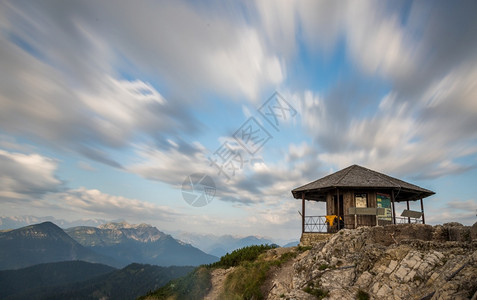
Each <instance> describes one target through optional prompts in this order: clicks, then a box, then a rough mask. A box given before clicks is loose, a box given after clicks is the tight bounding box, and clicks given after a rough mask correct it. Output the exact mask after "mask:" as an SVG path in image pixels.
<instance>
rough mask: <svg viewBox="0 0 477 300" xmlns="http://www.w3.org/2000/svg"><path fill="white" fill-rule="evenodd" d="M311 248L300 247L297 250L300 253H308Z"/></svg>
mask: <svg viewBox="0 0 477 300" xmlns="http://www.w3.org/2000/svg"><path fill="white" fill-rule="evenodd" d="M311 248H313V247H312V246H298V248H297V250H298V252H300V253H301V252H305V251H308V250H311Z"/></svg>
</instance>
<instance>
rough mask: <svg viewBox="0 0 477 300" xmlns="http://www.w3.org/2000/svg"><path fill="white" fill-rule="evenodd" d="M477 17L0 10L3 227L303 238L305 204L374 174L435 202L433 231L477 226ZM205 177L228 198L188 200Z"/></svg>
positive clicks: (282, 7)
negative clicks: (250, 136) (224, 162)
mask: <svg viewBox="0 0 477 300" xmlns="http://www.w3.org/2000/svg"><path fill="white" fill-rule="evenodd" d="M476 13H477V5H476V3H475V1H454V2H452V3H450V2H447V1H418V2H413V1H387V2H386V1H359V2H358V1H246V2H231V1H217V2H214V1H200V2H194V1H138V2H128V1H121V2H113V1H102V2H97V1H68V2H64V1H0V69H1V70H2V72H1V74H0V162H1V168H0V214H1V215H3V216H19V215H35V216H54V217H55V218H58V219H66V220H71V221H72V220H76V219H93V218H99V219H105V220H116V219H126V220H128V221H130V222H134V223H137V222H145V223H150V224H153V225H156V226H157V227H158V228H160V229H162V230H165V231H188V232H198V233H212V234H227V233H231V234H237V235H252V234H256V235H264V236H268V237H272V238H280V239H297V238H298V236H299V233H300V218H299V215H298V212H297V211H298V210H299V209H300V203H299V201H297V200H294V199H293V198H292V196H291V193H290V190H291V189H293V188H295V187H297V186H300V185H302V184H305V183H308V182H310V181H312V180H315V179H318V178H320V177H322V176H324V175H327V174H329V173H331V172H334V171H337V170H340V169H342V168H345V167H347V166H349V165H352V164H359V165H362V166H365V167H368V168H371V169H373V170H376V171H379V172H383V173H386V174H389V175H391V176H395V177H399V178H402V179H404V180H407V181H410V182H412V183H415V184H417V185H420V186H422V187H424V188H428V189H431V190H433V191H435V192H436V195H434V196H432V197H430V198H427V199H425V206H426V212H427V216H426V220H427V221H428V223H431V224H439V223H444V222H449V221H457V222H461V223H464V224H468V225H469V224H473V223H474V222H475V221H476V220H477V218H476V214H477V198H476V196H475V192H474V190H475V188H474V187H475V182H477V170H476V165H477V39H476V38H475V37H476V36H477V20H476V18H475V15H476ZM276 93H278V94H276ZM277 95H279V98H277V97H276V96H277ZM277 99H278V100H277ZM270 101H271V102H270ZM273 101H277V102H273ZM273 103H275V104H280V105H282V106H283V107H285V108H286V109H285V110H282V111H281V112H282V113H283V114H282V115H280V116H281V117H282V118H280V120H278V121H279V122H278V123H275V126H272V124H271V123H269V122H268V121H267V120H266V118H267V115H266V114H260V108H261V107H262V106H263V105H264V107H265V109H266V108H267V107H268V105H270V104H273ZM275 106H276V105H275ZM263 112H264V110H263V109H262V113H263ZM269 117H270V116H269ZM250 122H252V123H250ZM250 124H252V125H253V126H255V127H253V126H252V127H253V128H254V129H257V128H259V129H260V128H261V131H260V133H259V136H258V137H257V140H256V141H261V139H260V138H265V139H264V140H263V141H264V142H263V144H261V146H260V147H256V148H254V149H248V150H249V151H250V150H252V151H251V152H247V149H246V147H243V145H242V146H241V145H240V144H238V142H237V139H234V136H235V137H237V132H240V131H238V130H239V129H240V128H247V125H250ZM257 124H258V125H257ZM257 126H258V127H257ZM252 127H250V128H252ZM260 134H262V135H261V136H260ZM224 145H227V147H228V148H223V149H228V151H232V152H228V153H235V154H237V153H238V154H239V156H234V157H235V158H237V159H241V161H240V160H235V163H236V166H239V167H238V168H237V169H236V170H235V172H234V173H232V172H231V171H230V170H229V171H230V172H231V173H230V174H229V176H228V177H227V176H225V175H224V174H223V173H219V170H218V169H217V168H216V167H215V166H214V165H212V164H211V160H214V159H217V152H216V151H217V150H219V149H222V148H221V147H222V146H224ZM251 153H252V154H251ZM237 164H238V165H237ZM195 173H204V174H207V175H209V176H210V177H211V178H212V180H213V181H214V183H215V185H216V194H215V197H214V199H213V201H212V202H211V203H209V204H208V205H206V206H203V207H194V206H191V205H189V204H188V203H187V202H186V201H185V200H184V199H183V197H182V192H181V188H182V184H183V182H184V180H186V179H187V178H188V176H189V175H190V174H195ZM416 205H417V204H416ZM416 209H417V207H416ZM310 210H311V211H312V212H314V213H316V214H324V211H323V210H322V206H321V205H316V206H315V207H313V205H310Z"/></svg>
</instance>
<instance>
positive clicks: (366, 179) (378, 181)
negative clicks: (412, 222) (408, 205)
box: [292, 165, 435, 202]
mask: <svg viewBox="0 0 477 300" xmlns="http://www.w3.org/2000/svg"><path fill="white" fill-rule="evenodd" d="M336 189H343V190H344V189H355V190H360V189H362V190H364V189H366V190H376V191H381V192H390V191H394V197H395V201H396V202H400V201H406V200H418V199H421V198H425V197H429V196H431V195H434V194H435V193H434V192H433V191H430V190H427V189H424V188H421V187H419V186H417V185H414V184H411V183H408V182H406V181H403V180H400V179H397V178H394V177H391V176H388V175H385V174H382V173H379V172H376V171H373V170H370V169H367V168H364V167H361V166H358V165H352V166H349V167H347V168H345V169H343V170H340V171H338V172H335V173H333V174H330V175H328V176H325V177H323V178H320V179H318V180H315V181H313V182H310V183H307V184H305V185H303V186H300V187H298V188H296V189H294V190H292V194H293V197H294V198H296V199H301V198H302V194H303V193H304V194H305V199H307V200H315V201H326V194H327V193H328V192H330V191H333V190H336Z"/></svg>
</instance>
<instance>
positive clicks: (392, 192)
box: [391, 191, 396, 224]
mask: <svg viewBox="0 0 477 300" xmlns="http://www.w3.org/2000/svg"><path fill="white" fill-rule="evenodd" d="M391 203H392V206H393V224H396V209H395V208H394V191H391Z"/></svg>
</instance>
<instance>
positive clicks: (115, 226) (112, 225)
mask: <svg viewBox="0 0 477 300" xmlns="http://www.w3.org/2000/svg"><path fill="white" fill-rule="evenodd" d="M148 227H152V226H151V225H149V224H145V223H141V224H130V223H128V222H126V221H122V222H109V223H106V224H102V225H99V226H98V228H100V229H122V228H126V229H131V228H132V229H138V228H148Z"/></svg>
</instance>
